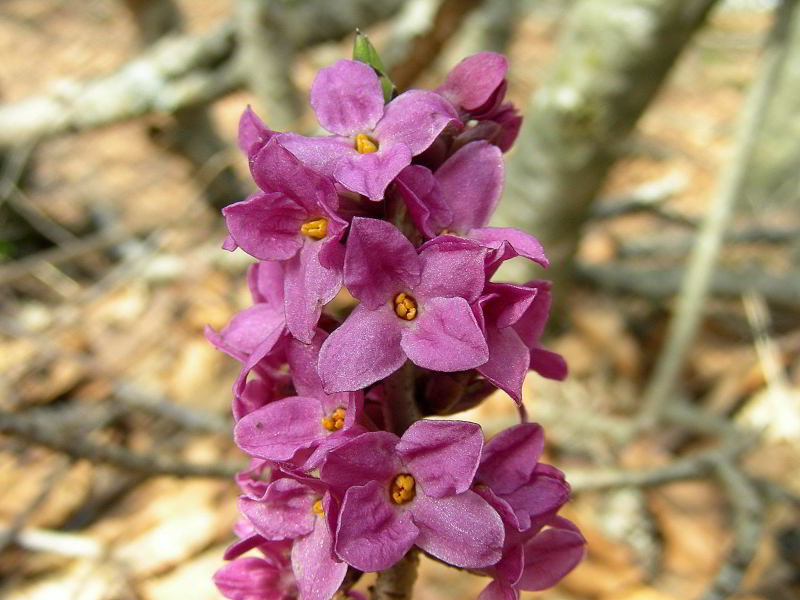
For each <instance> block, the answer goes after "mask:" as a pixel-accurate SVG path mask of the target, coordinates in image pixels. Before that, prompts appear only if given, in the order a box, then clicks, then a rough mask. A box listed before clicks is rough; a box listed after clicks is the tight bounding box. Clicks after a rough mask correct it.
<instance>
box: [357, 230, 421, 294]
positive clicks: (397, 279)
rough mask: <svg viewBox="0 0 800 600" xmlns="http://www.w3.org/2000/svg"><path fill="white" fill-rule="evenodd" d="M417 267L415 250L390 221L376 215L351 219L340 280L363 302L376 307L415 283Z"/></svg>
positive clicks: (411, 287)
mask: <svg viewBox="0 0 800 600" xmlns="http://www.w3.org/2000/svg"><path fill="white" fill-rule="evenodd" d="M420 269H421V263H420V259H419V257H418V256H417V251H416V250H415V249H414V246H413V245H412V244H411V242H409V241H408V239H407V238H406V237H405V236H404V235H403V234H402V233H400V231H398V229H397V228H396V227H395V226H394V225H392V224H391V223H388V222H386V221H379V220H378V219H365V218H363V217H355V218H354V219H353V222H352V224H351V225H350V235H349V236H348V238H347V251H346V253H345V257H344V283H345V285H346V286H347V289H348V290H349V291H350V293H351V294H352V295H353V296H354V297H356V298H358V299H359V300H361V303H362V304H363V305H364V306H366V307H368V308H370V309H376V308H378V307H379V306H381V305H383V304H387V305H388V303H391V301H392V299H393V298H394V296H395V295H396V294H397V293H399V292H409V291H411V290H412V289H413V288H415V287H416V286H417V285H418V284H419V278H420Z"/></svg>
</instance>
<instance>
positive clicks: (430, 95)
mask: <svg viewBox="0 0 800 600" xmlns="http://www.w3.org/2000/svg"><path fill="white" fill-rule="evenodd" d="M451 124H452V125H457V126H461V122H460V121H459V120H458V113H457V112H456V109H455V108H454V107H453V105H452V104H450V102H448V101H447V100H445V99H444V98H443V97H442V96H440V95H439V94H437V93H436V92H430V91H428V90H409V91H407V92H404V93H402V94H400V95H399V96H398V97H397V98H395V99H394V100H392V101H391V102H389V104H387V105H386V108H385V111H384V113H383V118H382V119H381V120H380V121H379V122H378V124H377V125H376V126H375V138H376V139H377V140H378V144H379V145H380V147H382V148H383V147H389V146H394V145H396V144H402V145H403V146H405V147H407V148H408V149H409V150H410V151H411V154H412V155H413V156H416V155H417V154H419V153H420V152H422V151H423V150H425V149H427V148H428V146H430V145H431V144H432V143H433V141H434V140H435V139H436V137H437V136H438V135H439V134H440V133H442V131H443V130H444V128H445V127H447V126H448V125H451ZM409 162H410V161H409Z"/></svg>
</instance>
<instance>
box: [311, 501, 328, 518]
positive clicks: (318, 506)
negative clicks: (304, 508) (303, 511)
mask: <svg viewBox="0 0 800 600" xmlns="http://www.w3.org/2000/svg"><path fill="white" fill-rule="evenodd" d="M311 510H313V511H314V512H315V513H317V514H318V515H319V516H320V517H321V516H323V515H324V514H325V509H324V508H322V500H317V501H316V502H314V504H313V506H312V507H311Z"/></svg>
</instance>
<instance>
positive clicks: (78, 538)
mask: <svg viewBox="0 0 800 600" xmlns="http://www.w3.org/2000/svg"><path fill="white" fill-rule="evenodd" d="M9 533H11V532H10V530H9V529H0V536H3V535H8V534H9ZM14 542H15V543H16V544H17V545H19V546H20V547H22V548H25V549H26V550H30V551H32V552H52V553H54V554H61V555H63V556H74V557H88V558H98V557H100V556H103V555H104V554H105V551H106V549H105V548H104V547H103V545H102V544H101V543H100V542H98V541H97V540H93V539H92V538H90V537H87V536H85V535H76V534H74V533H64V532H61V531H52V530H49V529H38V528H34V527H30V528H26V529H22V530H20V531H18V532H14Z"/></svg>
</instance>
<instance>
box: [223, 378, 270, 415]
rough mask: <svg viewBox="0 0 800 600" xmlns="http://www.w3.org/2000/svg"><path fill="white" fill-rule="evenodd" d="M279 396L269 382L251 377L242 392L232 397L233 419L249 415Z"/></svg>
mask: <svg viewBox="0 0 800 600" xmlns="http://www.w3.org/2000/svg"><path fill="white" fill-rule="evenodd" d="M279 397H280V396H279V395H278V394H277V393H276V390H275V386H274V385H273V384H272V383H271V382H269V381H265V380H263V379H252V380H250V381H248V382H247V383H246V384H245V386H244V390H243V391H242V393H241V394H237V395H236V396H234V398H233V407H232V408H233V420H234V421H238V420H239V419H241V418H242V417H243V416H245V415H249V414H250V413H251V412H253V411H254V410H258V409H259V408H261V407H262V406H265V405H267V404H269V403H270V402H272V401H273V400H276V399H278V398H279Z"/></svg>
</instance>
